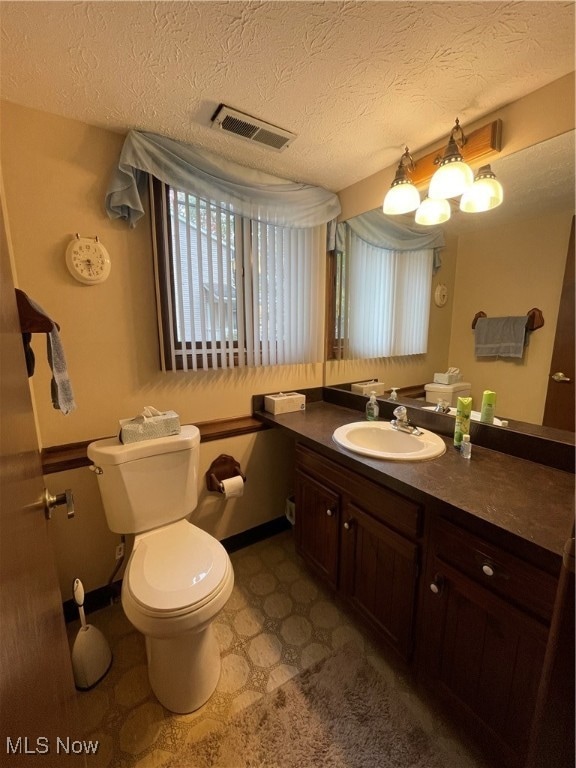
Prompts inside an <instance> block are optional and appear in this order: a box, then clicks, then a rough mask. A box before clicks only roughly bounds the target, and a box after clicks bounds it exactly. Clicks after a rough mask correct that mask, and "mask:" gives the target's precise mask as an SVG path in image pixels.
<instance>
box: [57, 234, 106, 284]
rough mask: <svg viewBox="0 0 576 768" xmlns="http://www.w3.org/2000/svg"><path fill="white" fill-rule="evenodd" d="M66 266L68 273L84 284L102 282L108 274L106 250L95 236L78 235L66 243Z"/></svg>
mask: <svg viewBox="0 0 576 768" xmlns="http://www.w3.org/2000/svg"><path fill="white" fill-rule="evenodd" d="M66 266H67V267H68V269H69V270H70V274H71V275H72V276H73V277H75V278H76V280H78V281H79V282H81V283H84V284H85V285H96V284H97V283H102V282H103V281H104V280H106V278H107V277H108V275H109V274H110V269H111V266H112V264H111V262H110V256H109V254H108V251H107V250H106V248H104V246H103V245H102V243H101V242H100V241H99V240H98V238H97V237H95V238H93V237H79V236H78V235H76V237H75V238H74V240H71V241H70V242H69V243H68V247H67V248H66Z"/></svg>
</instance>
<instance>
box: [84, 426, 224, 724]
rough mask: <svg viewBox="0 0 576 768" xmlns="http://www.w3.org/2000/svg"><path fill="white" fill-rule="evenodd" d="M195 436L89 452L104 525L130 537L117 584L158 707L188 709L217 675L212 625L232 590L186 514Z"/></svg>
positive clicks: (94, 446)
mask: <svg viewBox="0 0 576 768" xmlns="http://www.w3.org/2000/svg"><path fill="white" fill-rule="evenodd" d="M199 450H200V433H199V431H198V428H197V427H194V426H185V427H182V431H181V433H180V434H179V435H174V436H172V437H162V438H157V439H155V440H143V441H141V442H136V443H130V444H128V445H122V444H121V443H120V442H119V441H118V440H117V439H116V438H109V439H105V440H97V441H96V442H93V443H90V445H89V446H88V458H89V459H90V460H91V461H93V462H94V465H95V467H94V469H95V471H96V473H97V475H98V485H99V488H100V494H101V496H102V502H103V505H104V511H105V513H106V519H107V521H108V526H109V528H110V530H112V531H114V532H115V533H124V534H136V537H135V540H134V548H133V551H132V554H131V556H130V559H129V561H128V564H127V566H126V570H125V573H124V579H123V583H122V607H123V608H124V612H125V614H126V616H127V617H128V619H129V620H130V621H131V623H132V624H133V625H134V626H135V627H136V629H138V630H139V631H140V632H142V634H143V635H144V636H145V638H146V653H147V656H148V675H149V677H150V684H151V686H152V690H153V691H154V693H155V694H156V697H157V698H158V701H159V702H160V703H161V704H162V705H163V706H164V707H166V709H169V710H170V711H172V712H178V713H185V712H192V711H194V710H195V709H198V707H201V706H202V704H204V703H205V702H206V701H207V700H208V699H209V698H210V696H211V695H212V693H213V692H214V689H215V688H216V685H217V683H218V679H219V677H220V665H221V661H220V648H219V646H218V642H217V640H216V637H215V634H214V630H213V626H212V622H213V621H214V619H215V618H216V616H217V615H218V613H219V612H220V610H221V609H222V608H223V607H224V605H225V604H226V601H227V600H228V598H229V597H230V594H231V592H232V587H233V586H234V572H233V570H232V563H231V562H230V558H229V557H228V553H227V552H226V550H225V549H224V547H223V546H222V545H221V544H220V542H219V541H217V540H216V539H215V538H214V537H213V536H210V535H209V534H208V533H206V532H205V531H202V530H201V529H200V528H197V527H196V526H195V525H192V524H191V523H190V522H188V520H187V519H186V517H187V516H188V515H189V514H190V513H191V512H192V511H193V510H194V508H195V507H196V504H197V502H198V462H199Z"/></svg>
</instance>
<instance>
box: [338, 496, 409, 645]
mask: <svg viewBox="0 0 576 768" xmlns="http://www.w3.org/2000/svg"><path fill="white" fill-rule="evenodd" d="M342 520H343V522H342V538H341V576H342V578H341V590H342V593H343V595H344V596H345V597H346V598H347V600H348V601H349V602H350V604H351V605H352V606H353V608H354V609H355V610H356V611H357V612H358V613H359V614H360V615H361V616H362V617H363V618H364V619H365V621H367V622H368V623H369V624H370V625H371V626H372V628H373V629H375V630H376V632H378V634H379V635H381V636H382V637H383V638H385V639H386V640H387V642H388V643H389V644H390V645H392V646H393V647H394V648H395V649H396V651H397V652H398V653H399V655H400V656H401V657H402V658H403V659H406V660H408V659H409V658H410V656H411V654H412V648H413V628H414V609H415V597H416V585H417V578H418V560H419V557H418V555H419V547H418V545H417V544H415V543H414V542H412V541H409V540H408V539H406V538H404V537H403V536H400V535H399V534H398V533H396V532H395V531H393V530H392V529H391V528H389V527H388V526H386V525H384V524H383V523H381V522H379V521H378V520H376V519H375V518H373V517H371V516H370V515H369V514H367V513H366V512H365V511H364V510H363V509H362V508H361V506H360V504H359V503H358V504H355V503H352V502H348V503H347V504H346V506H345V507H344V510H343V515H342Z"/></svg>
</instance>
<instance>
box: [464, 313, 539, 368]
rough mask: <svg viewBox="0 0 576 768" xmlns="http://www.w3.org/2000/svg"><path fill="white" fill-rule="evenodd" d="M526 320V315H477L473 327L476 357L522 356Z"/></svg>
mask: <svg viewBox="0 0 576 768" xmlns="http://www.w3.org/2000/svg"><path fill="white" fill-rule="evenodd" d="M526 320H527V318H526V315H523V316H521V317H479V318H478V320H477V322H476V327H475V328H474V334H475V335H474V342H475V343H474V352H475V354H476V357H515V358H519V357H520V358H521V357H523V356H524V346H525V343H526Z"/></svg>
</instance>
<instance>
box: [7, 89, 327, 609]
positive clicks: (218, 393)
mask: <svg viewBox="0 0 576 768" xmlns="http://www.w3.org/2000/svg"><path fill="white" fill-rule="evenodd" d="M123 139H124V137H123V136H120V135H117V134H114V133H111V132H109V131H106V130H102V129H99V128H94V127H91V126H88V125H85V124H82V123H79V122H76V121H73V120H68V119H64V118H60V117H56V116H54V115H49V114H46V113H43V112H38V111H35V110H30V109H26V108H24V107H20V106H17V105H15V104H10V103H6V102H3V103H2V111H1V160H2V175H3V181H4V187H5V195H6V208H7V212H8V218H9V225H10V230H11V235H12V245H13V257H14V264H15V284H16V285H17V286H18V287H20V288H21V289H22V290H24V291H25V292H26V293H28V294H29V295H30V296H31V297H32V298H33V299H34V300H35V301H36V302H37V303H38V304H40V306H42V307H43V308H44V309H45V310H46V311H47V312H48V313H49V314H50V315H51V317H53V318H54V319H55V320H57V322H58V323H59V324H60V326H61V339H62V343H63V346H64V349H65V352H66V357H67V363H68V370H69V374H70V379H71V382H72V385H73V388H74V394H75V398H76V402H77V406H78V408H77V410H76V411H74V412H73V413H71V414H69V415H68V416H64V415H62V413H60V412H59V411H57V410H55V409H54V408H53V407H52V404H51V400H50V378H51V374H50V369H49V367H48V363H47V359H46V352H45V338H44V337H43V336H38V337H34V339H33V343H32V346H33V349H34V351H35V354H36V372H35V374H34V377H33V378H32V379H31V380H30V382H31V388H32V394H33V401H34V407H35V411H36V415H37V425H38V433H39V442H40V445H41V446H42V447H45V446H51V445H61V444H66V443H71V442H76V441H83V440H89V439H95V438H98V437H102V436H107V435H112V434H115V433H116V432H117V429H118V419H119V418H124V417H129V416H133V415H136V414H137V413H139V412H140V411H141V410H142V408H143V407H144V406H145V405H154V406H156V407H157V408H159V409H161V410H165V409H169V408H171V409H174V410H175V411H177V412H178V413H179V414H180V417H181V420H182V423H198V422H203V421H211V420H217V419H225V418H232V417H236V416H244V415H247V414H249V413H250V412H251V396H252V395H253V394H258V393H263V392H275V391H279V390H282V389H299V388H307V387H316V386H321V384H322V380H323V368H322V365H321V364H318V365H300V366H284V367H277V368H262V369H244V370H232V371H199V372H197V373H181V372H179V373H169V374H163V373H161V372H160V370H159V363H158V344H157V332H156V313H155V303H154V282H153V270H152V250H151V238H150V230H149V221H148V219H145V220H144V221H143V222H141V224H140V225H139V226H138V227H136V228H135V229H132V230H131V229H129V228H128V226H127V225H126V224H125V223H124V222H119V221H110V220H109V219H108V217H107V215H106V213H105V211H104V195H105V191H106V187H107V183H108V179H109V176H110V173H111V171H112V168H113V166H114V163H115V162H117V159H118V155H119V152H120V149H121V146H122V142H123ZM76 232H79V233H80V234H81V235H89V236H92V235H98V236H99V237H100V239H101V241H102V242H103V243H104V245H105V246H106V248H107V249H108V251H109V253H110V256H111V259H112V271H111V275H110V277H109V279H108V280H107V281H106V282H104V283H102V284H100V285H95V286H83V285H81V284H80V283H78V282H76V281H75V280H74V279H73V278H72V276H71V275H70V274H69V273H68V270H67V268H66V265H65V260H64V253H65V249H66V245H67V243H68V241H69V240H70V238H72V237H73V236H74V234H75V233H76ZM220 453H226V454H229V455H233V456H234V457H235V458H237V459H238V461H240V464H241V466H242V468H243V470H244V471H245V473H246V475H247V477H248V482H247V484H246V491H245V494H244V496H242V497H241V498H239V499H234V500H229V501H226V500H224V499H223V498H222V497H221V496H219V495H216V494H211V493H208V492H206V490H205V487H204V484H203V478H204V472H205V471H206V469H207V468H208V466H209V464H210V462H211V461H212V459H213V458H215V457H216V456H217V455H219V454H220ZM290 462H291V450H290V449H289V447H287V445H286V439H285V438H284V439H283V438H282V436H280V435H277V434H276V433H275V432H272V431H267V432H263V433H258V434H255V435H249V436H242V437H237V438H233V439H229V440H220V441H215V442H209V443H203V444H202V445H201V453H200V465H201V493H200V502H199V505H198V508H197V510H196V511H195V513H194V521H195V522H198V524H199V525H201V526H202V527H203V528H205V530H207V531H209V532H210V533H213V534H214V535H215V536H217V537H218V538H225V537H227V536H231V535H233V534H235V533H239V532H241V531H244V530H248V529H250V528H252V527H254V526H256V525H258V524H260V523H263V522H266V521H268V520H271V519H274V518H276V517H278V516H280V515H282V514H283V513H284V499H285V496H286V494H287V493H288V492H289V489H290V484H291V481H292V471H291V463H290ZM46 484H47V486H48V488H49V489H50V490H51V491H52V492H60V491H61V490H63V489H64V488H68V487H71V488H72V489H73V490H74V493H75V496H76V506H77V509H78V512H77V516H76V518H75V519H74V520H72V521H67V520H65V519H64V518H63V517H59V516H58V515H57V516H56V517H58V519H55V520H54V521H53V524H51V526H50V532H51V535H52V539H53V542H54V546H55V550H56V559H57V564H58V571H59V574H60V581H61V588H62V593H63V596H64V598H65V599H68V598H70V596H71V595H70V585H71V583H72V578H74V577H76V576H79V577H81V578H82V580H83V581H84V584H85V587H86V589H94V588H95V587H98V586H102V585H103V584H105V583H106V582H107V580H108V577H109V576H110V574H111V572H112V568H113V566H114V551H115V547H116V544H117V543H118V541H119V537H118V536H115V535H113V534H112V533H110V531H109V530H108V527H107V525H106V521H105V518H104V514H103V510H102V506H101V503H100V497H99V494H98V489H97V486H96V481H95V477H94V475H93V474H92V473H91V472H89V470H88V469H82V470H75V471H71V472H63V473H58V474H53V475H50V476H48V477H47V478H46Z"/></svg>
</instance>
